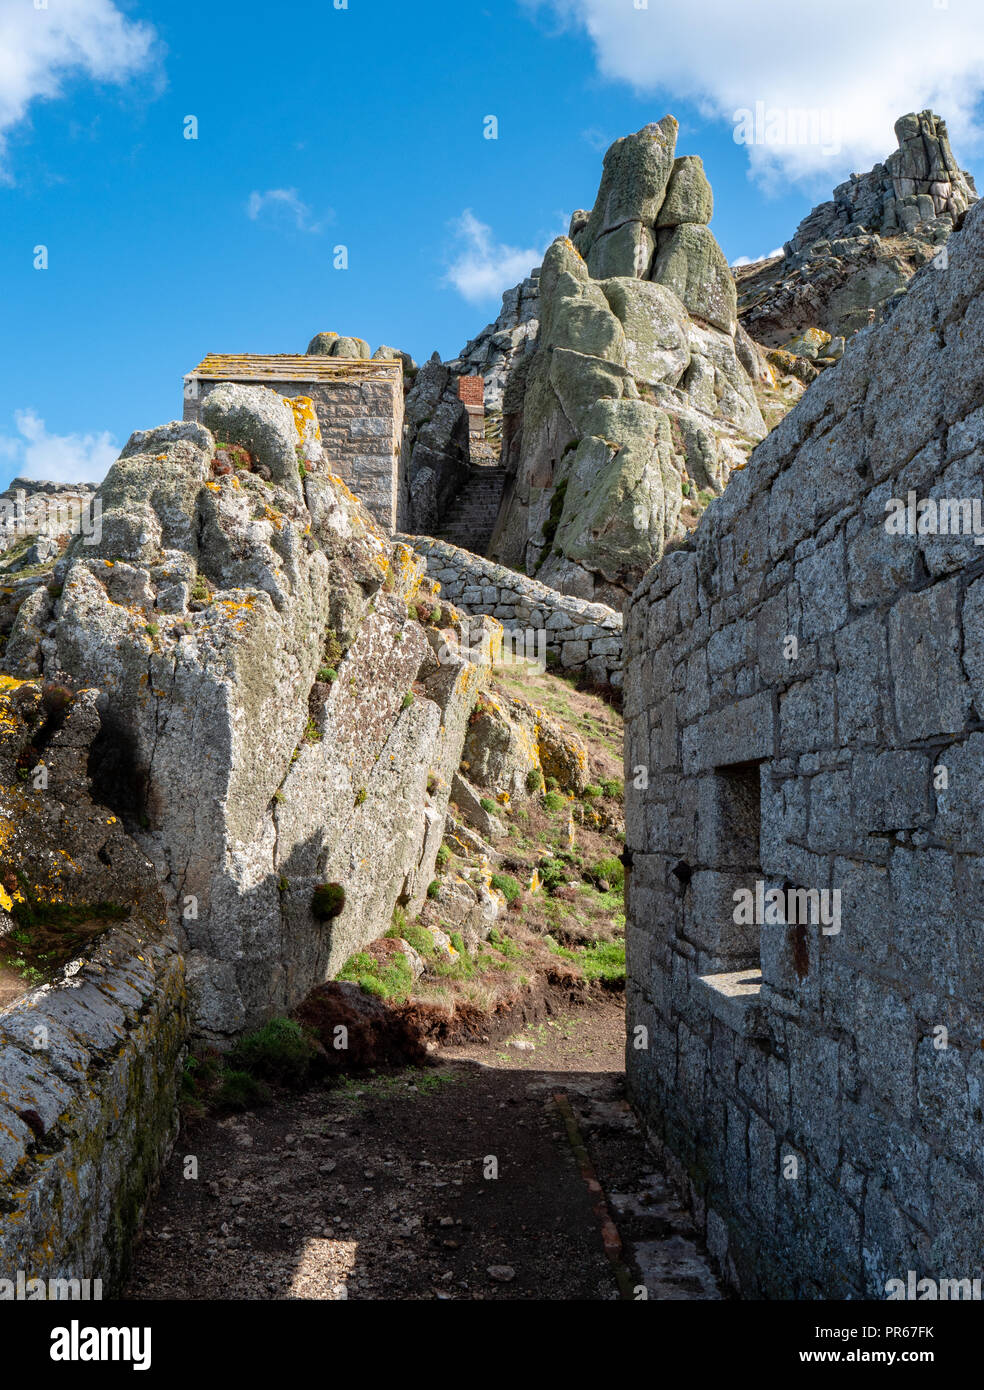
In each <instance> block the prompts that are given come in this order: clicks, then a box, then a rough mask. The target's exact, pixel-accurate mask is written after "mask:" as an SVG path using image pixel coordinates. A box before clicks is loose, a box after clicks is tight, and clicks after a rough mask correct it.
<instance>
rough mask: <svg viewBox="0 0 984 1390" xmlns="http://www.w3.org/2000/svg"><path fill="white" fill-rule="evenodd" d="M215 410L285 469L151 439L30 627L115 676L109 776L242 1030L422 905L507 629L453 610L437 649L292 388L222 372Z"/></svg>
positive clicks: (100, 754)
mask: <svg viewBox="0 0 984 1390" xmlns="http://www.w3.org/2000/svg"><path fill="white" fill-rule="evenodd" d="M216 398H217V399H216ZM206 408H207V410H208V412H209V413H208V418H210V419H211V420H213V421H214V422H215V424H216V426H217V427H220V428H221V429H222V430H223V432H224V433H225V434H226V436H227V437H231V436H233V435H234V436H235V440H234V442H237V443H238V442H241V443H242V444H243V445H244V446H245V447H246V448H248V449H250V452H251V453H252V454H254V456H255V457H256V458H257V459H261V460H263V461H264V462H265V464H266V466H267V467H269V468H270V471H271V474H272V475H273V476H272V477H271V479H270V480H264V478H263V477H262V476H260V475H259V474H258V473H257V472H255V471H249V470H243V469H237V470H235V471H234V472H232V473H228V472H227V473H221V472H218V471H216V470H215V469H214V468H213V466H212V465H213V458H214V454H215V443H214V438H213V436H212V434H211V433H210V432H209V430H208V429H206V428H204V427H203V426H202V425H198V424H192V423H187V424H179V423H173V424H171V425H167V426H164V427H162V428H160V429H158V430H154V431H147V432H142V433H140V434H137V435H134V436H133V437H132V438H131V440H130V441H129V443H128V444H127V446H126V447H125V449H124V450H123V452H122V454H121V456H120V458H119V459H118V460H117V462H116V464H114V465H113V468H111V469H110V472H109V474H108V475H107V478H106V480H105V482H104V484H103V485H102V487H101V488H100V490H99V497H100V499H101V501H102V503H103V508H104V511H103V533H102V538H101V540H100V542H99V543H98V544H96V545H93V546H85V545H83V544H82V538H81V537H77V538H76V540H75V541H74V542H73V543H72V546H71V547H70V549H69V551H68V553H67V556H66V560H65V574H64V587H63V591H62V592H61V594H60V596H58V597H57V598H55V599H53V600H52V602H53V610H52V612H51V614H50V615H48V616H47V618H45V616H44V615H43V613H42V612H41V609H40V607H39V611H38V612H37V613H35V612H34V611H33V607H32V609H31V610H29V611H28V613H26V614H25V616H24V619H23V621H22V622H21V626H20V629H18V628H17V624H16V623H15V632H14V634H13V635H12V640H13V641H14V643H15V652H17V653H19V652H20V650H21V648H20V646H19V645H18V644H22V645H23V647H24V648H25V649H29V650H30V652H32V653H33V659H34V660H35V661H37V662H38V665H39V667H41V668H42V669H43V671H44V674H45V676H46V678H48V679H54V680H59V681H64V682H66V683H67V684H69V685H71V686H73V687H78V686H81V685H85V686H93V687H96V688H98V690H99V691H100V694H99V697H98V710H99V716H100V720H101V732H100V735H99V737H98V738H97V740H96V742H95V744H94V745H93V751H92V768H93V774H94V777H95V779H96V784H97V786H98V787H99V788H100V791H101V794H102V795H103V797H104V799H106V800H107V801H108V803H109V804H110V805H111V806H112V808H113V812H114V814H115V815H116V816H117V817H118V818H119V819H121V820H122V821H123V822H124V823H125V824H126V825H127V826H128V828H129V829H130V830H131V831H132V833H133V835H134V836H135V837H137V838H138V839H139V841H140V844H141V847H142V849H143V850H144V851H145V852H146V853H147V854H148V855H149V856H150V858H151V859H152V860H153V862H154V864H155V865H156V867H157V870H158V873H159V875H160V879H161V882H162V883H163V884H164V886H165V891H166V894H167V897H168V903H169V911H170V916H171V921H172V923H173V926H174V927H175V929H176V930H177V931H178V933H179V935H180V940H181V944H182V949H183V953H184V956H185V960H186V963H187V976H188V987H189V993H190V1000H191V1010H192V1017H193V1023H194V1027H195V1030H196V1032H198V1033H199V1034H203V1035H205V1036H208V1037H211V1038H213V1039H215V1040H217V1041H221V1040H222V1039H224V1038H228V1037H230V1036H233V1035H235V1034H236V1033H238V1032H240V1031H241V1030H242V1029H244V1028H248V1027H250V1026H253V1025H254V1024H255V1023H257V1022H259V1021H261V1020H262V1019H263V1018H264V1017H267V1016H268V1015H269V1013H270V1012H271V1011H274V1010H279V1011H283V1010H284V1009H286V1008H289V1007H290V1006H291V1005H292V1004H293V1003H295V1002H296V1001H297V1000H298V999H299V998H300V997H301V996H302V995H303V993H304V992H305V991H306V990H307V989H308V988H310V987H311V985H313V984H315V983H317V982H318V981H319V980H322V979H324V978H326V977H327V976H328V975H330V974H332V973H333V972H334V971H336V970H337V969H338V968H339V967H340V966H341V965H342V963H343V962H344V960H345V959H346V957H347V956H348V955H349V954H350V953H351V952H352V951H353V950H355V949H357V948H358V947H359V946H360V945H362V944H364V943H365V942H366V941H368V940H372V939H373V938H375V937H377V936H379V935H380V934H381V928H382V927H383V926H385V925H386V924H388V922H389V920H390V917H391V914H392V910H393V907H394V905H395V904H396V903H397V902H400V903H402V904H404V905H405V906H406V907H407V908H408V909H410V910H416V906H418V905H419V904H420V903H421V902H422V901H423V900H424V895H425V893H426V888H427V884H428V882H429V881H430V878H431V877H432V875H433V865H434V858H435V856H436V853H437V850H438V848H439V846H440V842H441V836H442V834H443V827H444V820H445V814H446V809H447V801H448V796H449V792H450V785H451V780H452V777H453V775H454V772H455V771H456V769H457V766H458V763H459V760H460V755H461V746H462V743H463V740H464V729H465V724H466V721H467V718H468V715H469V713H470V711H471V709H472V707H473V705H474V702H475V698H476V695H477V693H478V690H479V689H480V687H481V685H482V682H483V681H484V679H485V678H486V676H487V674H488V670H489V662H490V661H491V654H492V653H493V652H494V649H495V641H494V640H490V642H489V643H487V644H485V645H484V646H483V645H479V646H478V647H476V648H475V649H473V650H472V649H469V650H464V649H460V648H459V645H458V643H457V639H456V637H455V633H454V630H453V629H449V630H448V632H447V633H445V634H444V636H443V638H442V641H441V643H440V644H439V650H438V651H437V652H436V651H435V648H434V646H432V644H431V642H430V641H429V640H428V637H427V635H426V633H425V630H424V628H423V627H422V626H421V624H420V623H418V622H417V621H415V619H414V618H413V615H412V613H411V612H410V608H409V605H410V604H411V603H412V600H413V598H414V596H415V594H416V592H417V590H418V588H419V587H420V584H421V580H422V576H423V573H424V566H423V563H422V561H420V560H419V559H418V558H417V557H416V556H415V555H414V554H413V552H412V551H411V550H410V549H409V548H408V547H406V546H404V545H401V544H397V545H392V544H391V543H390V542H389V541H388V540H387V539H386V538H385V537H384V536H382V535H381V534H380V532H379V531H378V529H377V528H376V526H375V525H374V523H373V522H372V520H371V518H370V517H369V515H368V513H367V512H366V511H365V509H364V508H363V507H362V506H361V504H360V503H359V502H358V501H357V499H356V498H355V497H353V496H352V494H351V493H349V492H348V490H347V489H346V488H345V487H344V485H343V484H341V483H340V482H339V481H338V480H337V479H335V478H333V477H332V476H331V474H329V473H327V472H325V471H323V470H322V471H321V472H316V473H310V474H309V475H308V476H307V477H306V478H305V479H303V482H302V480H301V478H300V476H299V473H298V468H297V461H296V457H295V456H294V455H295V449H296V447H297V444H296V442H295V441H297V440H298V439H299V435H298V432H297V427H296V425H295V418H294V413H293V411H292V410H291V409H289V408H288V406H287V405H286V404H285V403H284V402H283V401H282V400H281V399H280V398H279V397H277V396H276V395H274V394H273V393H272V392H269V391H266V390H263V389H261V388H239V387H235V388H229V387H224V388H217V390H216V391H215V392H213V393H211V395H210V396H209V397H208V398H207V400H206ZM288 450H289V454H290V456H291V457H292V458H293V468H292V470H288V469H287V459H288ZM285 472H286V474H287V476H286V477H283V480H282V481H281V477H282V475H283V474H284V473H285ZM35 604H40V605H41V607H43V602H42V601H41V600H35ZM484 621H485V622H486V623H487V624H488V625H489V628H490V638H493V639H494V638H495V635H496V633H498V634H500V636H501V629H500V628H499V626H498V624H495V623H494V622H493V621H492V620H491V619H485V620H484ZM40 631H43V632H44V636H43V638H42V639H41V641H40V643H38V642H37V632H40ZM486 653H488V654H486ZM408 696H409V697H410V698H408ZM325 882H338V883H340V884H342V885H343V887H344V889H345V905H344V908H343V910H342V912H341V913H340V914H339V915H338V917H337V918H334V919H332V921H331V922H320V921H317V920H315V918H314V917H313V916H312V911H311V901H312V892H313V889H314V887H315V886H316V885H317V884H319V883H325Z"/></svg>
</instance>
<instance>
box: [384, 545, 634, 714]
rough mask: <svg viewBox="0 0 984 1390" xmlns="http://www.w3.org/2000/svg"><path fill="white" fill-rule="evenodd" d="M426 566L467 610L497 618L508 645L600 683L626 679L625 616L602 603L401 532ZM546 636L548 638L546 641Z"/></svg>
mask: <svg viewBox="0 0 984 1390" xmlns="http://www.w3.org/2000/svg"><path fill="white" fill-rule="evenodd" d="M397 539H398V540H401V541H403V542H405V543H406V544H407V545H409V546H411V547H412V548H413V549H414V550H415V551H416V553H417V554H418V555H419V556H420V557H421V558H422V559H423V560H424V561H425V563H426V565H427V575H428V578H430V579H436V580H437V581H438V583H439V584H440V586H441V595H442V597H443V598H446V599H448V600H449V601H450V602H451V603H453V604H455V606H456V607H458V608H460V609H462V611H463V612H465V613H471V614H487V615H488V616H489V617H492V618H498V619H499V620H500V622H501V623H502V625H503V627H504V628H505V631H506V637H507V645H508V643H509V641H510V634H513V636H512V645H511V650H514V651H515V652H516V654H517V655H519V654H520V652H522V651H525V652H529V653H535V654H536V655H537V657H539V653H540V650H541V648H542V650H543V653H544V656H543V659H544V660H545V661H547V662H549V663H550V664H551V665H556V666H557V667H558V668H559V669H561V670H563V671H568V672H572V673H573V672H576V673H578V674H583V675H585V676H587V677H588V678H589V679H590V680H592V681H595V682H597V683H598V684H599V685H610V686H612V687H613V688H614V689H620V688H621V685H622V615H621V613H616V612H615V610H614V609H613V608H607V607H606V606H605V605H604V604H603V603H588V602H587V601H586V600H585V599H579V598H574V597H573V596H572V595H570V594H561V593H559V592H558V591H557V590H556V589H551V588H550V586H549V585H548V584H541V583H540V582H539V580H536V579H529V578H527V576H526V575H525V574H519V573H518V572H517V571H516V570H511V569H509V568H508V567H507V566H505V565H497V564H495V562H494V561H492V560H486V559H484V558H483V557H482V556H481V555H473V554H472V553H471V551H470V550H463V549H462V548H461V547H460V546H457V545H451V544H450V543H449V542H447V541H441V540H435V539H433V538H432V537H430V536H399V537H397ZM541 634H542V641H541Z"/></svg>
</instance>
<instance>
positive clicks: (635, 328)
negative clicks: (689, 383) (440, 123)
mask: <svg viewBox="0 0 984 1390" xmlns="http://www.w3.org/2000/svg"><path fill="white" fill-rule="evenodd" d="M601 289H602V291H603V293H604V295H605V298H606V299H607V300H608V303H609V304H610V306H611V308H612V312H613V313H614V314H615V315H616V317H617V318H618V319H619V322H620V323H621V324H622V328H623V330H624V332H625V365H626V366H627V367H628V369H629V371H630V372H631V373H632V375H633V376H634V377H635V379H636V381H644V382H647V383H648V384H649V385H655V383H656V382H666V383H667V384H668V385H670V386H676V385H677V383H678V382H679V380H680V378H681V377H682V376H683V374H684V372H685V371H686V369H687V367H688V366H689V365H690V347H689V345H688V341H687V335H688V328H689V324H688V322H687V311H686V310H685V309H684V307H683V305H682V304H681V303H680V301H679V299H677V297H676V295H675V294H674V293H673V292H672V290H669V289H667V288H666V286H665V285H656V284H652V283H650V282H649V281H647V280H636V279H631V278H628V277H624V276H623V277H619V278H618V279H612V280H602V282H601Z"/></svg>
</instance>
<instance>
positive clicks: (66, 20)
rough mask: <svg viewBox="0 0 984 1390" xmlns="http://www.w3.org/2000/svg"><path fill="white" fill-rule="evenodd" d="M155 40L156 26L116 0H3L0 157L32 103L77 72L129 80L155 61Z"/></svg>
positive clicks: (54, 91)
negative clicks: (44, 2)
mask: <svg viewBox="0 0 984 1390" xmlns="http://www.w3.org/2000/svg"><path fill="white" fill-rule="evenodd" d="M154 42H155V34H154V30H153V29H152V28H151V26H150V25H148V24H142V23H139V22H135V21H133V20H130V19H127V18H126V17H125V16H124V15H123V14H121V13H120V11H119V10H118V9H117V8H116V5H115V4H114V3H113V0H50V4H49V5H48V7H47V8H46V9H35V7H34V5H33V4H32V3H31V0H0V161H2V159H3V155H4V151H5V148H6V139H7V136H8V134H9V132H10V131H11V129H12V128H13V127H14V126H16V125H17V124H18V123H19V122H20V121H22V120H23V119H24V118H25V116H26V115H27V110H28V107H29V106H30V105H31V103H32V102H34V101H37V100H39V99H48V100H51V99H52V98H55V97H59V96H61V95H62V92H63V89H64V85H65V83H66V81H68V80H70V79H71V78H74V77H79V76H82V77H88V78H90V79H91V80H92V81H94V82H114V83H120V82H125V81H126V80H127V79H128V78H131V77H133V76H134V75H135V74H136V73H138V72H139V71H141V70H142V69H143V68H145V67H146V66H147V64H148V63H149V62H150V60H151V56H152V52H153V48H154ZM0 172H2V168H0ZM4 177H9V175H7V174H4Z"/></svg>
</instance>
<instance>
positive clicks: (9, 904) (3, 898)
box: [0, 883, 14, 912]
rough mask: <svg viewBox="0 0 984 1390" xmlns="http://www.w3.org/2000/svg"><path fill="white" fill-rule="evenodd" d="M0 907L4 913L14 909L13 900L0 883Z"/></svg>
mask: <svg viewBox="0 0 984 1390" xmlns="http://www.w3.org/2000/svg"><path fill="white" fill-rule="evenodd" d="M0 907H2V908H3V910H4V912H12V911H13V908H14V901H13V898H11V896H10V894H9V893H8V892H7V890H6V888H4V886H3V884H2V883H0Z"/></svg>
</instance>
